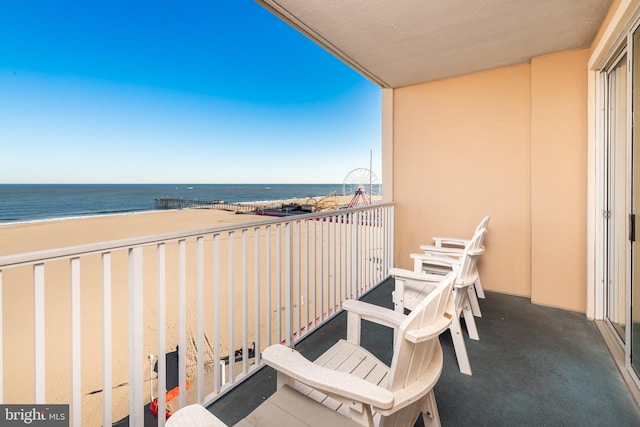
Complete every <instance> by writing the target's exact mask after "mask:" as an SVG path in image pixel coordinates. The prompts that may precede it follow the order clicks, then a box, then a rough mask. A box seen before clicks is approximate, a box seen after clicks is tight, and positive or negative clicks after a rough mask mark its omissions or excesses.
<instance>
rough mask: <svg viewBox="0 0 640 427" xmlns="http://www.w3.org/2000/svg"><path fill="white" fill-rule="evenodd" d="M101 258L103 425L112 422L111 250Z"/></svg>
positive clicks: (108, 424)
mask: <svg viewBox="0 0 640 427" xmlns="http://www.w3.org/2000/svg"><path fill="white" fill-rule="evenodd" d="M101 258H102V399H103V401H102V419H103V425H105V426H110V425H112V424H113V422H112V415H111V413H112V403H111V402H112V387H113V379H112V367H111V359H112V354H111V349H112V344H111V340H112V338H111V252H104V253H103V254H102V256H101Z"/></svg>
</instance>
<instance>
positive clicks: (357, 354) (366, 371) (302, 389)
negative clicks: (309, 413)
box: [294, 340, 389, 417]
mask: <svg viewBox="0 0 640 427" xmlns="http://www.w3.org/2000/svg"><path fill="white" fill-rule="evenodd" d="M314 363H315V364H317V365H320V366H323V367H325V368H328V369H331V370H333V371H340V372H346V373H349V374H351V375H353V376H354V377H357V378H361V379H363V380H366V381H369V382H370V383H373V384H375V385H378V386H380V387H383V388H387V380H388V374H389V367H388V366H387V365H385V364H384V363H382V362H381V361H380V360H379V359H378V358H377V357H375V356H374V355H373V354H371V353H370V352H368V351H367V350H365V349H364V348H362V347H360V346H358V345H356V344H353V343H350V342H349V341H347V340H340V341H338V342H337V343H335V344H334V345H333V346H332V347H331V348H330V349H329V350H327V351H326V352H325V353H323V354H322V355H321V356H320V357H318V358H317V359H316V360H315V361H314ZM294 384H295V385H294V388H295V389H296V390H297V391H298V392H299V393H302V394H304V395H305V396H308V397H309V398H311V399H313V400H315V401H316V402H319V403H322V404H323V405H324V406H326V407H328V408H329V409H331V410H332V411H336V412H338V413H340V414H342V415H343V416H345V417H348V416H349V409H348V408H346V407H343V406H344V405H342V404H341V403H340V402H338V401H337V400H335V399H332V398H331V397H329V396H327V395H326V394H324V393H321V392H319V391H317V390H314V389H313V388H311V387H309V386H307V385H304V384H302V383H300V382H297V381H296V382H295V383H294Z"/></svg>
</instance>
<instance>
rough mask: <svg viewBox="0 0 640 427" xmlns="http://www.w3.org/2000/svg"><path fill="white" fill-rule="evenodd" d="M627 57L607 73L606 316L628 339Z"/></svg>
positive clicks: (622, 336) (622, 335)
mask: <svg viewBox="0 0 640 427" xmlns="http://www.w3.org/2000/svg"><path fill="white" fill-rule="evenodd" d="M626 135H627V56H626V54H623V55H622V56H621V57H619V58H618V59H617V62H615V64H614V66H613V67H611V68H610V69H609V71H608V73H607V146H606V154H605V155H606V159H607V161H606V167H607V173H606V174H605V179H606V180H607V182H606V185H605V188H606V200H605V206H606V208H605V212H604V213H603V214H604V215H603V216H604V221H605V233H606V245H607V251H606V253H607V259H606V277H607V279H606V281H607V286H606V301H607V302H606V316H607V319H608V320H609V323H610V324H611V326H612V327H613V329H614V330H615V331H616V332H617V334H618V336H619V337H620V339H621V340H622V341H623V342H624V340H625V324H626V316H627V312H626V309H625V308H626V295H627V292H626V283H627V280H626V278H627V262H626V260H627V194H628V193H627V188H628V186H627V185H626V183H627V156H626V150H627V137H626Z"/></svg>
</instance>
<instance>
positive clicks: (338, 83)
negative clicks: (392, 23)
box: [0, 0, 380, 183]
mask: <svg viewBox="0 0 640 427" xmlns="http://www.w3.org/2000/svg"><path fill="white" fill-rule="evenodd" d="M370 150H373V165H374V166H373V171H374V172H375V173H376V174H377V175H378V177H380V89H379V88H378V87H377V86H375V85H374V84H373V83H371V82H370V81H368V80H366V79H365V78H364V77H362V76H361V75H359V74H358V73H356V72H355V71H353V70H352V69H351V68H349V67H348V66H347V65H345V64H343V63H342V62H340V61H339V60H337V59H336V58H334V57H333V56H332V55H330V54H329V53H327V52H326V51H324V50H323V49H322V48H320V47H319V46H317V45H316V44H315V43H313V42H312V41H310V40H309V39H307V38H306V37H304V36H303V35H301V34H300V33H298V32H297V31H295V30H294V29H292V28H290V27H289V26H288V25H286V24H285V23H284V22H282V21H280V20H279V19H278V18H276V17H275V16H273V15H272V14H271V13H269V12H268V11H267V10H265V9H263V8H262V7H261V6H259V5H258V4H256V3H255V2H254V1H253V0H234V1H219V0H203V1H192V0H185V1H181V2H177V1H162V0H157V1H153V2H151V1H109V2H95V1H89V2H79V1H77V0H75V1H66V0H61V1H55V2H53V1H51V2H49V1H42V0H40V1H30V0H6V1H3V2H1V3H0V183H75V182H85V183H94V182H95V183H102V182H107V183H120V182H123V183H163V182H170V183H339V182H342V180H343V178H344V177H345V176H346V175H347V173H348V172H349V171H350V170H352V169H355V168H360V167H364V168H368V167H369V152H370Z"/></svg>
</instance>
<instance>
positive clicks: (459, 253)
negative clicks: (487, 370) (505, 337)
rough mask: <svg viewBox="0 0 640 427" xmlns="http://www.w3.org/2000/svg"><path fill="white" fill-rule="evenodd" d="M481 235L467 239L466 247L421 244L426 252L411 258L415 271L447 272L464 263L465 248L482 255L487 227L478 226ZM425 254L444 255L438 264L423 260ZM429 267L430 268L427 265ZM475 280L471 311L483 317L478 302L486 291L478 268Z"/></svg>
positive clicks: (471, 296) (471, 297)
mask: <svg viewBox="0 0 640 427" xmlns="http://www.w3.org/2000/svg"><path fill="white" fill-rule="evenodd" d="M487 218H489V217H488V216H487V217H485V220H486V221H485V220H483V221H482V222H481V223H480V225H482V224H483V223H486V222H487V221H488V219H487ZM483 230H484V232H482V233H481V237H480V238H479V239H477V240H475V239H473V238H472V239H471V240H466V241H465V242H466V243H465V245H464V248H462V249H460V248H455V249H454V248H450V247H439V246H429V245H421V246H420V249H422V250H423V251H424V254H411V258H413V260H414V270H415V271H422V269H424V270H425V271H427V272H429V273H439V274H447V273H448V272H450V271H451V270H452V269H453V266H454V265H455V266H460V265H461V264H462V257H463V255H464V252H465V249H468V250H471V251H473V252H474V253H475V254H477V255H482V254H483V253H484V246H483V245H482V243H483V241H484V236H485V234H486V232H487V229H486V228H477V229H476V231H475V233H474V236H475V235H476V234H479V233H480V232H481V231H483ZM423 255H425V256H439V257H442V258H441V259H439V262H438V263H437V264H436V263H434V264H425V263H424V262H423V260H424V259H426V258H425V257H424V256H423ZM427 266H428V267H429V268H428V269H427V268H426V267H427ZM474 277H475V279H474V282H473V285H472V286H471V287H470V288H469V303H470V304H471V311H472V312H473V315H474V316H476V317H482V311H481V310H480V304H479V303H478V297H479V296H480V295H482V298H484V291H483V290H482V284H481V282H480V274H479V272H478V269H477V265H476V271H475V272H474Z"/></svg>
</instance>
